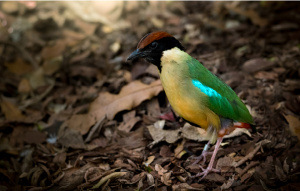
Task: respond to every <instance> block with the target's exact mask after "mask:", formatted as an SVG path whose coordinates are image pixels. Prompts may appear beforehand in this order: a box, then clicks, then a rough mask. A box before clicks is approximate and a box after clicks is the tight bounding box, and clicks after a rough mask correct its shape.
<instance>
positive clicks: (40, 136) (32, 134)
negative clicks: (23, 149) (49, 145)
mask: <svg viewBox="0 0 300 191" xmlns="http://www.w3.org/2000/svg"><path fill="white" fill-rule="evenodd" d="M46 138H47V135H46V134H45V133H43V132H40V131H35V130H27V131H26V132H25V133H24V134H23V140H24V142H25V143H28V144H40V143H43V142H44V141H46Z"/></svg>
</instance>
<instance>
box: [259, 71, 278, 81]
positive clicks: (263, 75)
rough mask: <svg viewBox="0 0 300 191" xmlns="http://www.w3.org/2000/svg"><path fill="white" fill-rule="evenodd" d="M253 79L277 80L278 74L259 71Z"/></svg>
mask: <svg viewBox="0 0 300 191" xmlns="http://www.w3.org/2000/svg"><path fill="white" fill-rule="evenodd" d="M254 77H255V78H256V79H260V80H276V79H277V78H278V74H277V73H275V72H266V71H260V72H257V73H256V74H255V75H254Z"/></svg>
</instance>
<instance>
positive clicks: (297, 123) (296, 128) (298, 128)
mask: <svg viewBox="0 0 300 191" xmlns="http://www.w3.org/2000/svg"><path fill="white" fill-rule="evenodd" d="M283 116H284V117H285V119H286V120H287V122H288V123H289V127H290V131H291V132H292V133H293V134H294V135H296V136H297V137H298V138H299V139H300V120H299V119H298V118H297V117H294V116H292V115H283Z"/></svg>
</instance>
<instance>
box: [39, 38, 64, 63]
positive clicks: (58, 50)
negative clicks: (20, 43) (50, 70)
mask: <svg viewBox="0 0 300 191" xmlns="http://www.w3.org/2000/svg"><path fill="white" fill-rule="evenodd" d="M65 48H66V42H65V41H64V40H58V41H56V42H55V44H54V45H52V46H46V47H44V48H43V50H42V52H41V57H42V58H43V59H44V60H50V59H53V58H56V57H58V56H61V55H62V54H63V52H64V50H65Z"/></svg>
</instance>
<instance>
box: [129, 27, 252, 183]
mask: <svg viewBox="0 0 300 191" xmlns="http://www.w3.org/2000/svg"><path fill="white" fill-rule="evenodd" d="M137 58H143V59H145V60H146V61H147V62H150V63H151V64H154V65H155V66H157V68H158V70H159V75H160V80H161V83H162V86H163V89H164V91H165V93H166V96H167V98H168V100H169V103H170V105H171V106H172V108H173V110H174V111H175V113H177V114H178V115H179V116H180V117H182V118H183V119H185V120H186V121H188V122H190V123H191V124H196V125H197V126H199V127H201V128H203V129H205V130H206V131H207V136H208V138H209V141H208V143H207V144H206V145H205V146H204V149H203V151H202V154H201V155H200V156H199V157H196V159H197V160H196V163H198V162H199V161H200V160H201V159H204V160H205V158H206V155H207V154H208V152H207V151H208V149H209V146H210V144H214V143H215V148H214V151H213V153H212V157H211V159H210V162H209V164H208V167H207V168H206V169H204V168H202V167H201V166H200V168H201V169H202V172H199V173H198V174H196V175H195V176H193V177H200V178H201V179H203V178H204V177H205V176H207V174H208V173H210V172H219V170H217V169H215V168H213V164H214V161H215V158H216V154H217V152H218V149H219V147H220V145H221V142H222V140H223V137H224V136H225V135H227V134H229V133H231V132H232V131H233V130H234V129H235V128H251V126H252V125H254V121H253V118H252V116H251V114H250V112H249V111H248V109H247V107H246V106H245V104H244V103H243V102H242V101H241V99H240V98H239V97H238V96H237V94H236V93H235V92H234V91H233V90H232V89H231V87H230V86H228V85H227V84H226V83H224V82H223V81H222V80H220V79H219V78H218V77H217V76H216V75H214V74H213V73H211V72H210V71H209V70H208V69H207V68H205V67H204V66H203V65H202V63H200V62H199V61H198V60H197V59H195V58H193V57H192V56H190V55H189V54H188V53H187V52H185V48H184V47H183V46H182V44H181V43H180V42H179V41H178V40H177V39H176V38H175V37H174V36H172V35H171V34H169V33H167V32H164V31H157V32H151V33H148V34H146V35H145V36H144V37H143V38H142V39H141V40H140V41H139V43H138V45H137V49H136V50H135V51H133V52H132V53H131V54H130V55H129V56H128V58H127V61H130V60H134V59H137ZM201 179H200V180H201Z"/></svg>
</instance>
